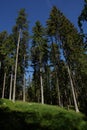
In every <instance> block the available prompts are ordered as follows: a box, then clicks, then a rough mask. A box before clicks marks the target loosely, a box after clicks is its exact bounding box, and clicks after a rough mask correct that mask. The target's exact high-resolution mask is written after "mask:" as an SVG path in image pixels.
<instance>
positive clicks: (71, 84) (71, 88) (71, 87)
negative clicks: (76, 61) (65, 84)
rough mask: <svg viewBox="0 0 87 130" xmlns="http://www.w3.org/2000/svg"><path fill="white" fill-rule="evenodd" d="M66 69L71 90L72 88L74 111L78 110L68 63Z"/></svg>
mask: <svg viewBox="0 0 87 130" xmlns="http://www.w3.org/2000/svg"><path fill="white" fill-rule="evenodd" d="M67 69H68V74H69V79H70V84H71V90H72V95H73V100H74V105H75V110H76V112H79V109H78V105H77V101H76V96H75V92H74V85H73V81H72V78H71V72H70V68H69V66H68V65H67Z"/></svg>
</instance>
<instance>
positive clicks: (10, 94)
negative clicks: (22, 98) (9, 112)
mask: <svg viewBox="0 0 87 130" xmlns="http://www.w3.org/2000/svg"><path fill="white" fill-rule="evenodd" d="M12 81H13V66H12V73H11V80H10V92H9V100H11V96H12Z"/></svg>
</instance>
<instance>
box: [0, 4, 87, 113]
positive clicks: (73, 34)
mask: <svg viewBox="0 0 87 130" xmlns="http://www.w3.org/2000/svg"><path fill="white" fill-rule="evenodd" d="M28 26H29V22H28V20H27V14H26V12H25V9H21V10H20V11H19V14H18V17H17V19H16V24H15V26H14V27H13V28H12V33H11V34H10V35H9V34H8V33H7V31H3V32H1V33H0V77H1V78H0V97H2V98H9V99H10V100H13V101H15V99H23V101H25V100H27V101H30V102H31V101H32V102H41V103H42V104H44V103H46V104H54V105H59V106H61V107H67V108H68V109H69V107H73V106H75V110H76V112H79V109H80V111H82V112H85V113H86V107H87V106H86V103H87V98H86V97H87V89H86V86H87V52H86V51H87V50H86V49H87V48H86V44H85V42H84V37H83V35H81V34H80V33H79V32H78V31H77V29H76V28H75V27H74V25H73V24H72V23H71V22H70V21H69V20H68V19H67V18H66V17H65V16H64V15H63V13H61V12H60V11H59V10H58V9H57V8H56V7H55V6H54V7H53V8H52V10H51V12H50V15H49V18H48V19H47V21H46V26H45V27H44V26H42V24H41V23H40V21H36V23H35V26H34V27H33V28H32V35H29V28H28ZM30 67H32V69H30V70H29V73H31V72H30V71H32V70H33V72H32V79H31V80H30V81H29V82H28V81H27V83H26V71H27V69H29V68H30ZM27 80H28V78H27Z"/></svg>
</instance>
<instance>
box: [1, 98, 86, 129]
mask: <svg viewBox="0 0 87 130" xmlns="http://www.w3.org/2000/svg"><path fill="white" fill-rule="evenodd" d="M0 130H87V122H86V121H85V120H84V116H83V115H82V114H81V113H76V112H74V111H71V110H69V111H67V110H65V109H63V108H59V107H57V106H50V105H41V104H38V103H23V102H19V101H17V102H15V103H13V102H11V101H9V100H6V99H0Z"/></svg>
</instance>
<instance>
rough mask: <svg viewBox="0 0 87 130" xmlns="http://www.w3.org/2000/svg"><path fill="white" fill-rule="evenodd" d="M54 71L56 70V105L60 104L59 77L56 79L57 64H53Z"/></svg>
mask: <svg viewBox="0 0 87 130" xmlns="http://www.w3.org/2000/svg"><path fill="white" fill-rule="evenodd" d="M55 71H56V87H57V98H58V105H59V106H61V101H60V89H59V79H58V68H57V65H55Z"/></svg>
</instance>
